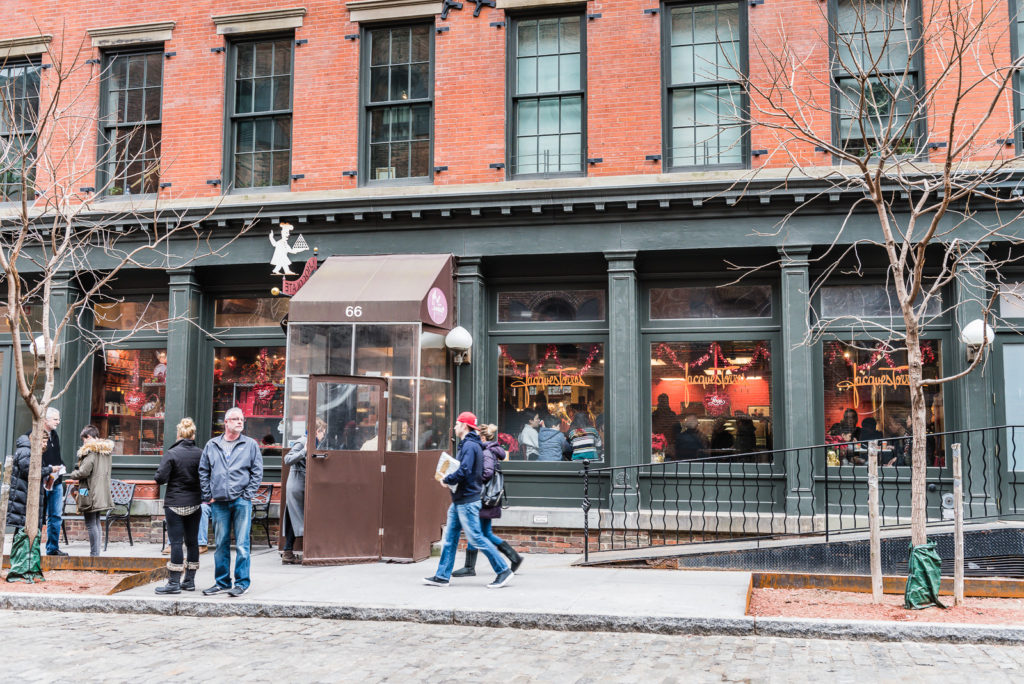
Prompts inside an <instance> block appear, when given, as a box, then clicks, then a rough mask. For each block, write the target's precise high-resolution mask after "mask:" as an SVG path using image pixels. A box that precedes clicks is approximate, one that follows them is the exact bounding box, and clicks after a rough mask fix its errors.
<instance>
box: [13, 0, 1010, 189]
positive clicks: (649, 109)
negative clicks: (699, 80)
mask: <svg viewBox="0 0 1024 684" xmlns="http://www.w3.org/2000/svg"><path fill="white" fill-rule="evenodd" d="M654 4H655V5H656V4H657V3H654ZM300 5H301V6H304V7H305V8H306V9H307V14H306V16H305V19H304V25H303V26H302V27H301V28H299V29H297V30H296V31H295V37H296V38H297V39H305V40H308V43H306V44H304V45H302V46H300V47H296V48H295V62H294V98H293V111H294V116H293V141H294V142H293V153H292V171H293V173H301V174H304V175H305V178H303V179H302V180H298V181H294V182H293V184H292V190H293V192H304V191H320V190H334V189H341V188H352V187H355V183H356V180H355V179H353V178H352V177H342V176H341V171H342V170H348V169H355V168H357V157H358V140H357V129H358V122H359V117H360V108H359V97H358V94H359V68H358V67H359V53H360V50H361V47H362V46H361V41H358V40H345V38H344V36H345V35H346V34H353V33H358V32H359V25H358V24H354V23H352V22H350V21H349V14H348V10H347V9H346V7H345V3H343V2H337V1H335V0H309V1H308V2H302V3H298V2H296V3H281V2H271V1H269V0H231V1H225V0H217V1H216V2H214V1H213V0H189V1H188V2H185V1H183V0H164V1H162V2H159V3H158V2H154V1H152V0H140V1H139V2H135V3H100V4H98V5H97V4H96V3H87V2H85V0H60V1H58V0H45V1H43V2H39V1H38V0H7V1H6V2H5V4H4V10H5V12H4V24H3V27H2V28H0V39H5V38H16V37H24V36H31V35H38V34H40V33H43V34H52V35H53V36H54V38H53V43H52V49H53V51H54V53H55V57H56V58H57V59H62V60H64V61H65V62H66V63H68V62H70V61H72V60H74V59H75V55H76V53H77V52H79V51H81V54H80V56H79V57H78V61H79V62H84V60H85V59H89V58H96V57H99V52H98V51H97V50H95V49H93V48H92V45H91V40H90V38H89V36H88V35H87V33H86V29H89V28H96V27H107V26H118V25H129V24H137V23H144V22H155V21H168V20H173V21H175V22H176V26H175V28H174V30H173V37H172V39H171V40H170V41H169V42H167V43H165V44H164V48H165V50H166V51H169V52H175V53H176V55H175V56H174V57H172V58H170V59H167V60H165V61H164V92H163V143H162V144H163V176H164V178H163V180H167V181H170V182H173V186H172V187H171V188H169V189H166V190H164V191H162V192H163V193H165V195H166V196H167V197H183V198H184V197H187V198H192V197H203V196H214V195H216V194H217V193H218V192H219V190H218V189H217V188H216V187H214V186H210V185H207V184H206V180H207V179H213V178H220V177H222V172H221V163H222V162H221V160H222V152H223V107H224V89H225V69H226V60H227V58H226V55H225V54H224V53H212V52H210V48H211V47H218V46H223V45H224V38H223V37H222V36H218V35H217V34H216V27H215V25H214V24H213V22H212V20H211V18H210V17H211V15H215V14H216V15H221V14H231V13H239V12H247V11H254V10H261V9H270V8H280V7H282V6H300ZM651 6H652V3H651V2H650V1H649V0H615V2H609V1H603V2H602V1H592V2H590V3H588V4H587V9H586V11H587V12H591V13H600V14H601V18H599V19H595V20H593V21H587V22H586V35H587V64H586V70H587V130H588V144H587V148H588V149H587V156H590V157H602V158H603V159H604V162H603V163H602V164H599V165H596V166H593V167H591V168H589V169H588V174H589V175H592V176H616V175H632V174H656V173H660V172H661V164H660V163H657V162H648V161H645V160H644V156H645V155H647V154H660V153H661V152H662V143H661V138H662V133H661V131H662V111H661V108H662V88H661V41H660V35H661V31H662V21H663V18H662V16H661V15H652V14H644V12H643V10H644V9H649V8H650V7H651ZM743 6H744V7H745V9H746V11H747V14H748V17H749V32H748V33H749V36H750V39H749V53H750V57H749V62H750V71H751V74H753V77H754V78H755V79H758V78H760V79H761V80H762V81H763V80H764V79H765V78H766V74H768V73H770V72H771V69H772V66H771V64H772V61H771V59H770V58H769V55H774V56H776V57H779V56H781V55H785V56H787V57H790V58H792V59H793V60H795V63H798V64H800V69H799V70H798V73H799V76H798V78H797V81H795V82H794V83H793V87H792V89H791V92H792V93H793V97H797V96H799V97H800V98H801V99H802V101H803V102H805V103H808V104H810V105H816V106H817V107H818V108H819V110H818V111H813V108H812V109H808V110H807V112H806V113H807V115H808V117H809V120H812V121H814V122H816V125H818V126H820V127H821V129H822V131H825V132H827V131H828V130H829V127H830V125H831V121H830V116H829V114H828V109H829V90H828V85H827V76H826V73H827V66H828V50H827V46H826V44H825V42H824V37H825V35H826V33H827V30H826V29H827V22H826V20H825V17H824V15H823V12H824V11H825V8H826V7H827V3H819V2H812V3H808V2H806V1H804V0H777V1H775V2H770V3H765V4H762V5H757V6H755V7H749V6H747V5H746V4H743ZM925 6H926V7H925V13H926V15H928V14H929V13H930V12H932V11H936V12H940V13H941V7H940V6H939V5H935V6H933V5H932V4H931V3H929V2H926V3H925ZM471 9H472V5H467V9H463V10H461V11H452V12H451V14H450V16H449V19H448V21H446V22H443V25H444V26H447V27H449V29H450V30H449V31H447V32H445V33H442V34H437V35H435V36H434V39H435V88H434V90H435V100H434V103H435V118H434V136H435V143H434V159H435V163H436V164H438V165H443V166H448V171H446V172H444V173H440V174H437V175H435V177H434V183H435V184H436V185H449V184H469V183H481V182H494V181H501V180H504V172H503V171H501V170H496V169H491V168H489V165H490V164H491V163H494V162H504V161H505V129H506V115H505V107H506V104H505V97H506V76H505V75H506V43H507V31H508V27H505V28H495V27H493V26H491V25H490V24H491V23H492V22H496V21H502V20H507V19H508V16H507V15H506V13H505V12H504V11H503V10H498V9H491V8H484V9H483V11H482V12H481V14H480V16H479V17H475V18H474V17H473V16H472V11H471ZM975 9H976V11H981V10H980V9H978V8H975ZM985 10H986V11H989V10H991V11H994V12H996V15H998V13H999V12H1003V14H1002V15H998V16H1007V17H1008V11H1007V10H1006V9H1005V7H1003V8H1002V9H999V8H996V9H992V8H990V7H989V6H986V7H985ZM998 16H997V17H996V18H997V19H998ZM437 22H438V24H439V25H441V24H442V22H441V21H440V19H439V18H438V19H437ZM1007 26H1008V21H1007V24H1006V25H1003V24H1000V23H999V22H998V21H995V22H994V23H993V29H992V31H990V32H989V33H988V34H987V35H985V36H984V39H985V49H986V50H990V52H989V53H987V54H986V55H983V60H982V61H984V60H988V61H990V62H991V61H994V62H995V63H1001V64H1008V63H1009V62H1010V58H1009V32H1008V31H1007V30H1006V28H1007ZM783 36H784V38H783ZM783 40H785V42H786V44H787V46H788V49H787V51H783V50H782V49H781V47H780V46H781V43H782V42H783ZM930 59H932V60H934V57H933V56H932V57H930ZM47 61H49V60H47ZM939 66H940V65H939V64H938V63H929V64H928V65H926V68H925V73H926V75H927V74H934V73H936V72H937V71H938V68H939ZM99 68H100V67H99V66H96V65H91V66H85V65H80V68H79V69H78V70H77V71H76V72H75V73H74V74H73V75H72V77H71V78H70V80H69V81H68V83H67V85H66V87H67V88H69V89H70V90H71V91H74V92H78V91H80V92H81V94H82V97H81V98H80V101H79V103H78V105H76V106H79V107H80V108H81V109H82V111H83V112H86V113H89V112H94V111H95V109H96V103H97V97H98V90H97V85H96V77H97V74H98V73H99ZM56 71H57V70H56V69H49V70H47V71H46V72H44V81H46V82H44V95H43V97H44V99H45V97H46V92H47V90H46V88H47V86H49V87H51V88H52V86H53V79H54V75H55V73H56ZM926 78H927V76H926ZM947 91H948V88H947V89H946V90H944V91H941V92H940V94H939V97H940V99H939V104H940V105H941V104H942V103H943V102H945V101H944V100H942V98H943V97H947V98H951V97H952V94H951V93H948V92H947ZM978 102H981V100H979V101H978ZM947 104H948V105H949V106H948V107H944V106H939V107H937V108H936V109H937V110H938V111H935V112H929V114H930V117H931V118H930V126H931V127H932V129H933V130H932V132H931V133H930V137H929V139H931V137H933V136H934V137H935V138H936V139H942V140H945V139H946V138H947V137H948V135H947V134H946V133H945V132H944V131H943V122H944V118H943V117H944V116H946V115H947V114H948V112H950V111H952V101H951V100H950V101H949V102H948V103H947ZM757 105H758V102H757V101H756V98H755V107H754V111H758V106H757ZM980 106H981V105H980V104H978V103H974V102H968V103H965V104H964V107H965V111H968V112H971V111H974V110H978V114H979V115H980V114H981V111H980V109H978V108H979V107H980ZM972 108H974V109H972ZM1011 112H1012V105H1011V104H1010V99H1009V93H1008V94H1007V100H1006V106H1005V107H1002V108H1000V110H999V111H998V112H997V114H996V116H995V117H994V119H993V120H992V122H991V123H990V124H989V125H988V128H989V129H990V131H989V132H991V136H992V139H993V140H994V139H995V138H996V137H999V136H1001V135H1002V134H1003V133H1004V132H1005V131H1006V129H1007V126H1008V122H1009V121H1010V120H1011V119H1010V117H1011ZM759 116H763V117H765V118H770V113H769V112H764V113H762V114H759ZM86 129H87V130H86V135H85V138H84V139H82V140H80V141H79V144H78V146H77V151H76V154H74V155H71V159H73V160H75V161H74V162H73V163H74V164H76V165H78V166H79V167H82V166H83V165H88V164H91V163H92V162H93V161H94V155H95V145H94V144H93V139H94V137H95V126H94V125H93V124H89V125H88V126H86ZM982 137H983V138H984V136H982ZM778 144H779V140H778V138H777V136H776V134H774V133H772V131H770V130H767V129H761V130H755V131H753V134H752V146H753V147H754V148H767V149H773V148H775V147H777V146H778ZM788 147H789V150H788V152H789V154H791V155H792V157H787V156H786V155H783V154H775V155H770V156H768V157H761V158H758V159H757V160H755V162H754V164H755V166H759V165H768V166H787V165H789V164H790V163H791V162H792V161H793V160H798V161H800V162H801V163H810V164H827V163H828V162H829V160H828V159H826V158H824V157H825V155H822V154H821V153H820V152H815V151H814V150H813V149H802V148H800V147H798V146H788ZM991 153H992V154H998V153H999V151H998V146H995V147H994V149H993V151H992V152H991ZM935 154H936V155H940V154H941V151H936V153H935ZM935 159H938V157H937V156H936V157H935ZM41 175H42V174H41ZM41 181H43V182H45V179H44V178H41ZM91 183H92V179H91V178H89V177H82V178H77V179H76V180H75V185H76V186H78V185H80V186H86V185H89V184H91Z"/></svg>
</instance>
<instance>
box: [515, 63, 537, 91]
mask: <svg viewBox="0 0 1024 684" xmlns="http://www.w3.org/2000/svg"><path fill="white" fill-rule="evenodd" d="M516 92H517V93H518V94H520V95H529V94H530V93H535V92H537V58H536V57H524V58H520V59H519V60H517V62H516Z"/></svg>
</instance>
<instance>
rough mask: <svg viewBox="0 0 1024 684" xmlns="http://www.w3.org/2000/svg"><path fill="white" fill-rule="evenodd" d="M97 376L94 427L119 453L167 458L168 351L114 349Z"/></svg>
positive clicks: (96, 370)
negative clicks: (165, 422) (166, 402)
mask: <svg viewBox="0 0 1024 684" xmlns="http://www.w3.org/2000/svg"><path fill="white" fill-rule="evenodd" d="M101 358H102V362H100V361H98V362H97V363H96V364H95V366H94V371H93V385H92V386H93V393H92V422H93V424H94V425H95V426H96V427H97V428H98V429H99V431H100V435H102V436H104V437H106V438H107V439H110V440H112V441H113V442H114V453H115V454H150V455H160V454H162V453H163V442H164V403H165V401H166V381H167V350H166V349H109V350H107V351H106V352H105V353H104V354H103V356H102V357H101Z"/></svg>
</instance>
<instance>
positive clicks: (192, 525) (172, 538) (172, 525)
mask: <svg viewBox="0 0 1024 684" xmlns="http://www.w3.org/2000/svg"><path fill="white" fill-rule="evenodd" d="M164 515H165V516H166V517H167V539H168V540H169V543H170V545H171V563H172V564H174V565H181V564H182V563H183V562H184V560H185V559H184V554H183V553H182V551H181V543H182V540H184V542H185V548H186V549H187V550H188V562H189V563H198V562H199V541H198V540H199V520H200V518H202V517H203V516H202V512H201V511H196V512H195V513H193V514H192V515H186V516H180V515H178V514H177V513H175V512H174V511H172V510H171V509H170V508H167V507H166V506H165V507H164Z"/></svg>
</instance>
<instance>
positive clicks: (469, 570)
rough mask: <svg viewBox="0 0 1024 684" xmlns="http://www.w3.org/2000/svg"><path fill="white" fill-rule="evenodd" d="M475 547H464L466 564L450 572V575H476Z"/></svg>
mask: <svg viewBox="0 0 1024 684" xmlns="http://www.w3.org/2000/svg"><path fill="white" fill-rule="evenodd" d="M477 553H478V552H477V550H476V549H466V565H465V566H463V567H461V568H459V569H458V570H456V571H455V572H453V573H452V577H476V556H477Z"/></svg>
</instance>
